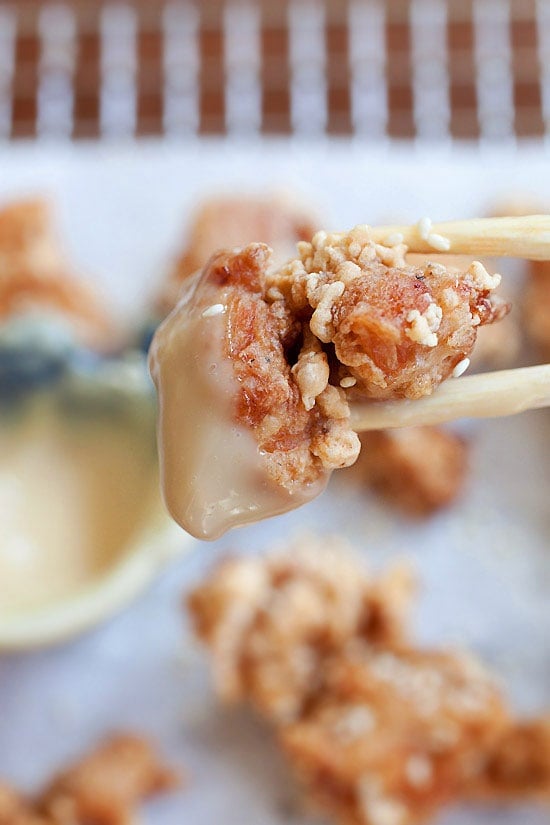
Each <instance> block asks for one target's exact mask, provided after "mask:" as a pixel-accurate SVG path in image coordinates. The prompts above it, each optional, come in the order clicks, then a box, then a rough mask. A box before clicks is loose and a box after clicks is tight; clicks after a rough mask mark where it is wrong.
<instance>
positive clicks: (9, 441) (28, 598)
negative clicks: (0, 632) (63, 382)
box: [0, 403, 160, 617]
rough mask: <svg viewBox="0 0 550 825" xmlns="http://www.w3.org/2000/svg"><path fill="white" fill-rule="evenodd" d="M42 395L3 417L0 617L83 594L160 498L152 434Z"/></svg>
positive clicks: (0, 443) (0, 420)
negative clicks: (73, 410)
mask: <svg viewBox="0 0 550 825" xmlns="http://www.w3.org/2000/svg"><path fill="white" fill-rule="evenodd" d="M146 435H147V434H145V436H144V432H143V427H142V426H139V427H137V428H136V427H135V426H132V425H129V424H128V421H125V419H124V418H123V417H117V416H113V417H112V418H110V417H108V416H100V417H99V418H98V419H97V420H92V419H91V418H90V417H85V418H82V419H79V418H78V417H75V418H74V419H73V418H71V417H70V416H66V415H60V414H59V412H58V410H57V408H56V407H55V405H53V404H51V403H50V404H48V403H46V404H44V403H41V404H40V406H38V407H36V405H35V407H34V408H33V409H32V410H26V412H25V414H24V415H20V416H19V417H18V419H17V420H4V419H3V418H2V417H0V617H1V615H2V614H4V615H6V614H13V613H17V612H19V611H23V610H29V609H39V608H42V607H44V606H46V605H49V604H52V603H56V602H58V601H59V600H61V599H64V598H66V597H69V596H71V595H74V594H77V593H78V592H80V591H82V590H83V589H85V588H86V587H87V586H88V585H90V584H92V583H93V582H94V581H96V580H98V579H99V578H100V577H101V576H102V575H104V574H105V573H106V572H107V571H108V570H109V569H110V568H111V567H112V566H113V564H114V563H116V561H117V560H118V559H119V558H121V557H122V556H123V555H124V554H125V552H126V551H127V549H128V548H129V545H130V543H131V542H132V539H133V538H134V537H136V536H137V535H138V533H139V531H140V529H141V528H142V527H143V526H144V525H145V524H146V523H147V521H148V519H149V518H150V517H151V515H152V514H153V513H154V512H155V511H156V510H157V509H158V508H159V507H160V500H159V494H158V491H157V490H158V474H157V469H156V461H155V455H154V446H153V445H152V443H151V438H150V437H146Z"/></svg>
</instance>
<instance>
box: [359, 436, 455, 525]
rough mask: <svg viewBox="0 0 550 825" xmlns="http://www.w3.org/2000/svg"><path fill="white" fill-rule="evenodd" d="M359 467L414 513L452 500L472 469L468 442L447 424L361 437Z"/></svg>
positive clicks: (382, 492) (425, 513) (369, 482)
mask: <svg viewBox="0 0 550 825" xmlns="http://www.w3.org/2000/svg"><path fill="white" fill-rule="evenodd" d="M357 471H358V473H359V474H360V477H361V478H362V480H363V481H364V482H365V483H366V484H367V485H369V486H370V487H371V488H372V489H373V490H375V491H376V492H377V493H378V494H379V495H381V496H382V497H383V498H385V499H386V500H387V501H388V502H389V503H390V504H392V505H394V506H395V507H397V508H398V509H400V510H403V511H404V512H406V513H408V514H410V515H413V516H429V515H431V514H433V513H435V512H437V511H438V510H440V509H442V508H444V507H448V506H449V505H451V504H452V503H453V502H454V501H455V500H456V499H457V498H458V496H459V495H460V493H461V491H462V489H463V487H464V483H465V481H466V477H467V473H468V444H467V442H466V441H465V440H464V439H463V438H461V437H460V436H458V435H456V434H454V433H451V432H449V431H448V430H444V429H442V428H441V427H408V428H403V429H399V430H385V431H378V432H370V433H367V434H365V435H363V436H362V437H361V454H360V456H359V460H358V462H357Z"/></svg>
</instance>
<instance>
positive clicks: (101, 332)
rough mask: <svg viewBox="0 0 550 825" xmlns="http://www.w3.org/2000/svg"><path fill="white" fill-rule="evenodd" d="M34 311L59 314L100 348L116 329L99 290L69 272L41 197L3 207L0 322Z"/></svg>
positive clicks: (85, 338)
mask: <svg viewBox="0 0 550 825" xmlns="http://www.w3.org/2000/svg"><path fill="white" fill-rule="evenodd" d="M29 310H33V311H50V312H52V311H53V312H55V313H57V314H60V315H61V316H62V317H63V318H64V319H65V320H67V321H68V322H69V323H70V324H71V326H72V327H73V328H74V329H75V331H76V332H77V333H78V335H79V336H80V337H82V338H83V340H84V341H85V342H86V343H91V344H93V345H96V346H99V345H101V344H103V345H105V341H106V339H107V340H108V339H109V336H110V335H111V334H112V332H113V328H112V321H111V319H110V317H109V314H108V312H107V310H106V308H105V307H104V306H103V304H102V303H101V301H100V299H99V297H98V296H97V294H96V292H95V290H94V289H93V288H92V287H91V286H90V285H89V284H88V283H86V282H85V281H83V280H81V279H79V278H75V277H74V276H73V275H72V273H71V272H70V269H69V266H68V264H67V261H66V260H65V258H64V256H63V254H62V251H61V248H60V247H59V245H58V243H57V238H56V236H55V233H54V231H53V228H52V221H51V215H50V210H49V208H48V205H47V204H46V203H44V202H42V201H38V200H37V201H22V202H18V203H14V204H12V205H10V206H7V207H5V208H4V209H2V210H0V321H1V320H2V319H5V318H7V317H9V316H11V315H16V314H22V313H25V312H28V311H29Z"/></svg>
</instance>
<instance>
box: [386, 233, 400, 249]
mask: <svg viewBox="0 0 550 825" xmlns="http://www.w3.org/2000/svg"><path fill="white" fill-rule="evenodd" d="M403 241H404V237H403V233H402V232H394V233H393V234H392V235H388V237H387V238H386V241H385V244H386V246H398V245H399V244H400V243H403Z"/></svg>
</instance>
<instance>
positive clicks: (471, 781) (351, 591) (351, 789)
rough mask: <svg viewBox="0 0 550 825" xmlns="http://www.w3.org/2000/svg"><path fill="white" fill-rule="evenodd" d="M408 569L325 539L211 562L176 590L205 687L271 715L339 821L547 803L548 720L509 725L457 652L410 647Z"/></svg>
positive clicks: (310, 785)
mask: <svg viewBox="0 0 550 825" xmlns="http://www.w3.org/2000/svg"><path fill="white" fill-rule="evenodd" d="M410 594H411V580H410V575H404V573H403V571H402V570H401V571H397V572H393V573H387V574H386V576H383V577H380V578H378V579H373V578H372V577H371V576H369V575H368V573H367V572H365V570H364V568H363V567H362V566H361V564H360V563H359V561H358V560H356V559H355V558H353V557H352V556H350V555H349V554H347V553H346V547H345V546H344V545H343V544H342V543H341V542H339V541H337V540H335V539H331V540H330V542H323V541H321V540H319V541H317V542H313V540H312V539H309V540H308V541H307V543H306V544H305V545H304V546H303V547H302V546H301V545H300V543H299V542H297V543H295V544H294V545H292V546H291V547H289V548H288V550H287V551H286V552H283V553H279V554H273V555H271V556H267V557H252V558H241V559H237V558H233V559H228V560H226V561H224V562H222V563H221V565H219V566H218V567H217V569H215V571H214V572H213V574H212V575H211V577H210V579H208V580H207V581H206V582H205V583H204V584H202V585H201V586H200V587H198V588H197V589H196V590H195V591H194V592H193V593H192V594H191V596H190V598H189V602H188V604H189V608H190V611H191V616H192V618H193V620H194V623H195V628H196V630H197V633H198V635H199V636H200V638H201V639H202V640H203V641H204V643H205V644H206V645H207V647H208V648H209V649H210V652H211V654H212V660H213V666H214V675H215V679H216V684H217V688H218V691H219V693H220V695H221V696H222V698H223V699H226V700H233V701H235V700H245V701H248V702H250V703H251V704H252V705H253V706H254V707H255V708H256V710H258V711H259V712H260V713H261V714H263V715H264V716H265V717H267V719H268V720H269V721H270V722H271V723H273V724H274V726H275V731H276V735H277V738H278V741H279V742H280V744H281V746H282V748H283V750H284V752H285V753H286V754H287V756H288V758H289V760H290V763H291V765H292V767H293V769H294V771H295V773H296V775H297V776H298V778H299V779H300V780H301V782H302V783H303V785H304V786H305V789H306V791H307V794H308V796H309V798H310V799H311V800H312V801H313V802H314V803H315V804H316V805H317V806H318V807H320V808H321V809H322V810H323V812H325V813H327V814H328V815H329V816H330V817H331V818H332V819H333V820H334V821H335V822H337V823H340V824H341V825H416V823H421V822H425V821H427V820H428V819H429V818H430V817H431V816H432V815H434V814H435V813H437V812H438V811H439V809H441V808H442V807H443V806H445V805H449V804H452V803H455V802H460V801H463V800H481V801H497V802H499V801H503V800H504V801H506V800H508V799H529V800H536V801H541V800H544V801H548V800H549V799H550V722H549V721H548V719H542V720H536V719H535V720H532V721H530V722H521V721H520V722H518V721H516V720H515V719H514V717H513V716H512V714H511V711H510V709H509V707H508V703H507V701H506V700H505V698H504V697H503V695H502V692H501V691H500V689H499V688H498V687H497V685H496V683H495V681H494V680H493V678H492V677H491V676H490V675H489V674H488V673H487V671H486V670H485V669H484V668H483V667H482V666H481V665H480V664H479V663H478V662H477V661H476V660H475V659H474V658H473V657H472V656H470V655H467V654H465V653H461V652H453V651H447V650H429V649H422V648H419V647H417V646H414V645H413V644H412V642H411V640H410V639H409V638H408V634H407V612H408V606H409V600H410Z"/></svg>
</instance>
